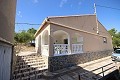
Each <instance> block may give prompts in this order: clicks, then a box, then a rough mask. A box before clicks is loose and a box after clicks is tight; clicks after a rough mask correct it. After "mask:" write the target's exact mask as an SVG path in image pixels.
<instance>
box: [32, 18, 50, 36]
mask: <svg viewBox="0 0 120 80" xmlns="http://www.w3.org/2000/svg"><path fill="white" fill-rule="evenodd" d="M47 21H48V18H45V19H44V21H43V22H42V24H41V25H40V27H39V28H38V30H37V31H36V33H35V34H34V37H36V36H37V35H38V33H39V31H40V30H41V28H42V27H43V25H44V24H45V23H46V22H47Z"/></svg>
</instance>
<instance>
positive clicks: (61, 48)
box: [54, 44, 68, 56]
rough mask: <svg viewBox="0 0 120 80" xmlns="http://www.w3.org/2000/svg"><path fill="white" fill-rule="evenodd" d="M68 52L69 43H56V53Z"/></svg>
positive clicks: (63, 53)
mask: <svg viewBox="0 0 120 80" xmlns="http://www.w3.org/2000/svg"><path fill="white" fill-rule="evenodd" d="M65 54H68V44H54V55H55V56H56V55H65Z"/></svg>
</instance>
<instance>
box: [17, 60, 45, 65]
mask: <svg viewBox="0 0 120 80" xmlns="http://www.w3.org/2000/svg"><path fill="white" fill-rule="evenodd" d="M35 61H43V59H33V60H21V61H17V64H20V63H29V62H35Z"/></svg>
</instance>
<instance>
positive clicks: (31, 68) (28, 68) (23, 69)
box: [15, 64, 46, 72]
mask: <svg viewBox="0 0 120 80" xmlns="http://www.w3.org/2000/svg"><path fill="white" fill-rule="evenodd" d="M44 67H46V65H45V64H44V65H38V66H31V67H26V68H20V69H16V70H15V71H19V72H22V71H30V70H34V69H36V68H37V69H39V68H44Z"/></svg>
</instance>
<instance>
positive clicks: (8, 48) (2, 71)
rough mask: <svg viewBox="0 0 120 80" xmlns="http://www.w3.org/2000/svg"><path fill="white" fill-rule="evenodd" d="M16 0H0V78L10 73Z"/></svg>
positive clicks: (7, 77) (6, 79) (3, 78)
mask: <svg viewBox="0 0 120 80" xmlns="http://www.w3.org/2000/svg"><path fill="white" fill-rule="evenodd" d="M15 12H16V0H0V80H10V79H11V73H12V58H13V42H14V27H15Z"/></svg>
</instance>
